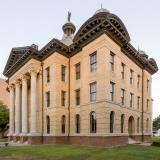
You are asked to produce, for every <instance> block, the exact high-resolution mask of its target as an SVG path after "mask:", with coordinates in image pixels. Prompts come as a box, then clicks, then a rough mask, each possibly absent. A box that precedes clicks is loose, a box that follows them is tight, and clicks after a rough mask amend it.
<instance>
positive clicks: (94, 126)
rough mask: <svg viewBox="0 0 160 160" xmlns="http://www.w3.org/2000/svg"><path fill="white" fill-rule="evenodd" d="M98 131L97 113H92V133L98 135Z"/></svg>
mask: <svg viewBox="0 0 160 160" xmlns="http://www.w3.org/2000/svg"><path fill="white" fill-rule="evenodd" d="M96 130H97V118H96V112H91V113H90V133H96Z"/></svg>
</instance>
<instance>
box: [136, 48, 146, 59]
mask: <svg viewBox="0 0 160 160" xmlns="http://www.w3.org/2000/svg"><path fill="white" fill-rule="evenodd" d="M138 52H139V53H140V55H141V56H142V57H144V58H146V59H148V55H147V54H146V53H145V52H144V51H142V50H139V48H138Z"/></svg>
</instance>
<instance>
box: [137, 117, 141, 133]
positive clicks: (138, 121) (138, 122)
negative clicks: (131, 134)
mask: <svg viewBox="0 0 160 160" xmlns="http://www.w3.org/2000/svg"><path fill="white" fill-rule="evenodd" d="M139 124H140V118H139V117H138V118H137V133H139Z"/></svg>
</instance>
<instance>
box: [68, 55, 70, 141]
mask: <svg viewBox="0 0 160 160" xmlns="http://www.w3.org/2000/svg"><path fill="white" fill-rule="evenodd" d="M68 68H69V93H68V111H69V131H68V144H70V58H69V67H68Z"/></svg>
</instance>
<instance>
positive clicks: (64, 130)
mask: <svg viewBox="0 0 160 160" xmlns="http://www.w3.org/2000/svg"><path fill="white" fill-rule="evenodd" d="M65 133H66V116H65V115H63V116H62V134H65Z"/></svg>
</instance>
